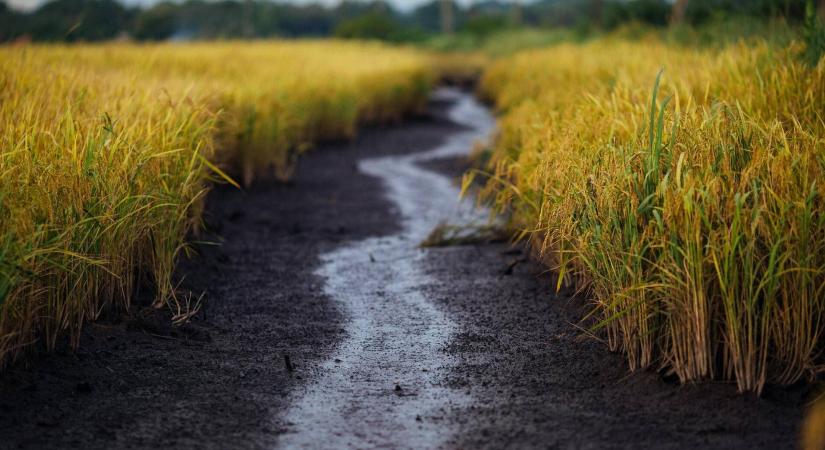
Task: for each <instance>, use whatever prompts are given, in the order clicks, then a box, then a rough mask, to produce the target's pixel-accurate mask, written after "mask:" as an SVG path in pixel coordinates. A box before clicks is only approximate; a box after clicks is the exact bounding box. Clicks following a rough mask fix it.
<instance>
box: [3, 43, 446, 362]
mask: <svg viewBox="0 0 825 450" xmlns="http://www.w3.org/2000/svg"><path fill="white" fill-rule="evenodd" d="M431 80H432V75H431V72H430V69H429V67H428V66H427V59H426V57H425V56H422V55H420V54H418V53H416V52H414V51H410V50H404V49H397V48H390V47H386V46H382V45H378V44H366V43H343V42H335V41H295V42H288V43H287V42H254V43H239V42H226V43H194V44H185V45H165V44H164V45H128V44H105V45H81V46H65V45H49V46H40V45H38V46H24V47H5V48H0V175H2V176H1V177H0V367H2V366H4V365H6V364H8V363H10V362H12V361H13V360H14V359H15V358H17V357H18V356H19V355H20V354H21V350H22V349H25V348H28V347H30V346H31V344H33V343H34V342H38V341H39V342H41V343H43V344H44V345H45V346H46V347H52V346H54V345H55V342H56V341H57V339H58V338H59V337H60V336H63V335H68V336H69V337H70V339H71V341H72V342H73V343H74V344H76V343H77V341H78V339H79V336H80V330H81V328H82V325H83V323H84V322H85V321H87V320H90V319H94V318H95V317H97V316H98V315H99V313H100V312H101V310H102V309H103V308H105V307H107V306H110V305H118V306H120V307H126V306H127V305H128V303H129V301H130V300H131V297H132V295H133V293H134V291H135V287H136V285H137V283H138V281H139V280H140V279H144V280H148V281H151V282H152V283H153V284H154V286H155V288H156V299H155V305H156V306H163V305H166V304H169V306H170V307H171V309H172V311H173V313H174V314H175V317H176V320H185V319H186V318H187V317H188V315H189V313H190V312H191V311H192V310H193V308H192V307H191V305H189V307H187V304H186V302H184V303H182V304H181V303H180V302H177V301H176V300H175V296H174V289H173V280H172V273H173V269H174V266H175V261H176V259H177V257H178V255H179V254H180V252H181V250H182V249H184V248H185V237H186V236H187V234H188V233H189V232H190V231H191V230H193V228H194V227H195V226H196V225H197V224H198V222H199V220H200V212H201V209H202V207H203V199H204V196H205V193H206V191H207V189H208V188H209V186H210V184H211V183H212V182H214V181H217V180H229V181H231V179H230V178H229V177H228V176H227V175H226V174H225V171H229V172H234V173H236V174H242V177H241V178H242V179H243V180H244V181H246V182H247V183H248V182H251V181H252V178H253V176H259V175H261V174H275V175H277V176H279V177H288V176H289V174H290V173H291V170H292V167H293V165H294V163H295V159H296V157H297V155H298V154H299V153H300V152H302V151H304V150H306V149H307V148H309V147H311V146H312V145H313V144H314V143H316V142H318V141H319V140H323V139H332V138H346V137H350V136H352V135H353V134H354V133H355V129H356V126H357V125H358V124H359V123H361V122H367V121H370V122H376V121H388V120H397V119H398V118H399V117H400V116H401V115H402V114H404V113H406V112H410V111H412V110H415V109H418V108H421V107H423V105H424V102H425V101H426V95H425V94H426V91H427V90H428V89H429V86H430V83H431ZM194 309H197V305H196V306H195V307H194Z"/></svg>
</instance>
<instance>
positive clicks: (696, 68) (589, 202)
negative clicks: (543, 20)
mask: <svg viewBox="0 0 825 450" xmlns="http://www.w3.org/2000/svg"><path fill="white" fill-rule="evenodd" d="M801 52H802V48H801V46H800V45H797V44H791V45H790V46H789V47H787V48H777V47H775V46H771V45H769V44H767V43H764V42H762V43H759V42H757V43H755V44H752V45H745V44H740V45H733V46H728V47H726V48H724V49H705V50H702V49H696V48H683V47H679V46H673V45H666V44H663V43H661V42H660V41H658V40H641V41H636V42H627V41H621V40H617V39H600V40H597V41H594V42H590V43H587V44H583V45H574V44H562V45H558V46H555V47H552V48H547V49H539V50H531V51H525V52H521V53H518V54H516V55H514V56H511V57H507V58H503V59H500V60H498V61H496V62H495V63H494V64H493V65H492V67H491V68H490V69H489V70H488V71H487V72H486V74H485V76H484V78H483V80H482V85H481V90H482V92H483V94H484V95H486V96H487V97H488V98H490V99H491V100H493V101H494V102H495V104H496V106H497V108H498V109H499V110H500V111H501V114H502V116H501V120H500V133H499V136H498V139H497V142H496V144H495V148H494V149H493V151H492V158H491V161H490V163H489V165H488V167H487V168H486V170H485V171H482V173H483V174H484V175H486V176H487V177H488V178H487V180H488V181H487V184H486V188H485V189H484V195H485V198H486V199H487V200H488V201H490V202H491V203H493V204H494V205H495V206H496V207H497V208H498V210H499V211H501V212H504V213H506V214H508V217H509V221H510V224H511V226H512V227H514V228H515V229H517V230H519V231H520V232H521V237H523V238H524V239H527V240H529V242H530V244H531V246H532V248H533V249H534V251H535V254H536V255H537V256H538V257H539V258H540V259H541V260H542V261H543V262H544V263H545V264H546V265H547V266H548V267H549V268H551V269H553V270H554V271H555V273H557V274H558V277H557V287H562V286H563V285H572V286H575V287H576V288H577V289H578V291H579V292H580V293H582V295H584V296H586V298H588V299H589V300H590V301H591V302H592V306H593V308H592V312H591V313H590V315H589V316H588V318H587V323H588V326H589V327H590V329H591V330H592V331H594V332H595V333H597V334H599V335H600V336H603V337H604V338H605V339H606V341H607V342H608V343H609V346H610V348H611V349H613V350H615V351H621V352H622V353H623V354H624V355H626V357H627V361H628V364H629V366H630V368H631V369H634V370H635V369H641V368H653V369H660V370H662V371H664V372H665V373H669V374H674V375H675V376H677V377H678V378H679V380H681V381H682V382H691V381H696V380H705V379H720V380H731V381H735V382H736V384H737V386H738V388H739V390H740V391H743V392H744V391H753V392H757V393H759V392H761V391H762V389H763V387H764V386H765V385H766V383H777V384H783V385H787V384H792V383H795V382H797V381H798V380H802V379H810V378H812V377H814V376H815V375H816V374H817V373H820V372H821V371H822V369H823V367H824V366H823V364H824V363H825V361H824V360H823V357H822V351H823V348H822V342H823V340H822V331H823V328H824V327H823V320H825V201H823V195H824V194H825V62H823V61H822V60H821V61H820V62H819V65H818V66H816V67H810V66H808V65H806V64H804V63H803V62H801V58H800V57H799V55H800V53H801Z"/></svg>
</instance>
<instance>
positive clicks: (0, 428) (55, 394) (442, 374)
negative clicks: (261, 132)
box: [0, 91, 807, 449]
mask: <svg viewBox="0 0 825 450" xmlns="http://www.w3.org/2000/svg"><path fill="white" fill-rule="evenodd" d="M491 125H492V124H491V122H490V118H489V116H488V115H487V113H486V112H484V110H483V109H480V107H479V106H478V104H476V103H475V102H474V101H473V100H472V99H471V98H470V97H469V96H468V95H466V94H460V93H457V92H454V91H453V92H448V93H443V92H442V93H441V94H439V95H437V96H436V97H435V99H434V101H433V102H432V104H431V107H430V110H429V112H428V114H427V115H426V116H423V117H419V118H415V119H412V120H410V121H408V122H406V123H404V124H401V125H397V126H391V127H386V128H379V129H368V130H365V131H364V132H363V133H361V135H360V136H359V138H358V139H357V140H356V141H354V142H352V143H346V144H335V145H325V146H323V147H322V148H319V149H317V150H316V151H313V152H311V153H309V154H307V155H306V156H305V157H304V158H303V159H302V161H301V165H300V167H299V170H298V171H297V174H296V177H295V179H294V181H293V182H291V183H290V184H287V185H283V184H278V183H270V182H260V183H258V184H257V185H256V186H255V187H254V188H251V189H249V190H246V191H238V190H235V189H231V188H227V187H222V188H219V189H216V190H214V191H213V193H212V194H210V198H209V201H208V208H207V209H208V211H207V223H208V225H209V227H210V229H212V230H213V231H214V234H213V235H209V236H205V237H204V238H205V239H207V240H220V241H221V242H220V244H221V245H198V247H197V249H198V253H199V255H198V256H196V257H194V258H192V259H189V260H186V261H183V262H182V264H181V267H180V275H181V276H182V277H185V279H184V282H183V284H182V288H183V289H184V291H182V293H183V292H185V290H187V289H188V290H189V291H191V292H192V294H193V295H194V296H198V295H200V293H202V292H205V298H206V299H207V300H206V303H205V306H204V307H203V309H202V312H201V313H200V314H198V316H197V317H196V318H195V319H194V320H193V321H192V322H191V323H190V324H188V325H186V326H184V327H180V328H172V327H169V326H168V317H167V316H166V315H165V314H163V313H158V312H153V311H151V310H148V309H143V308H140V307H139V306H137V307H135V308H134V309H133V310H132V311H130V312H129V313H128V314H125V313H124V314H111V315H110V316H109V317H107V318H105V319H104V320H102V321H100V322H99V323H97V324H94V325H91V326H89V327H87V329H86V331H85V332H84V336H83V340H82V347H81V349H80V350H79V351H78V352H75V353H73V352H69V351H67V350H65V349H63V350H60V351H58V352H57V353H54V354H49V355H41V356H38V357H36V358H33V359H32V360H31V362H30V363H29V364H27V365H22V366H19V367H17V368H15V369H14V370H12V371H10V372H9V373H7V374H5V375H3V376H2V377H0V436H2V439H0V448H84V449H86V448H88V449H110V448H193V449H194V448H198V449H201V448H214V449H224V448H230V449H231V448H239V449H241V448H260V449H272V448H336V449H337V448H697V447H699V448H771V449H773V448H793V447H794V444H795V442H796V437H797V429H798V424H799V420H800V417H801V410H802V404H803V403H804V400H805V398H806V395H807V392H806V391H805V389H804V388H795V389H785V390H781V389H769V390H768V392H767V393H766V394H765V396H764V397H763V398H762V399H754V398H750V397H742V396H739V395H737V394H736V392H735V388H734V387H733V386H730V385H724V384H705V385H700V386H681V387H680V386H678V385H676V384H674V383H673V382H672V381H669V380H663V379H662V377H661V376H659V375H658V374H654V373H638V374H632V375H628V374H627V371H626V366H625V364H624V362H623V361H622V359H621V358H620V357H619V356H617V355H613V354H610V353H608V352H607V351H606V349H605V348H604V347H603V346H602V345H601V344H599V343H598V342H595V341H593V340H588V339H582V338H581V336H580V332H579V331H578V330H577V329H576V327H575V326H574V325H573V324H574V323H575V322H576V321H577V319H578V317H580V314H581V311H582V309H581V308H582V305H581V304H580V303H579V302H578V301H577V300H575V299H572V300H571V299H569V298H566V297H562V296H556V295H555V294H554V293H553V292H552V291H551V289H550V286H551V284H552V283H551V282H550V281H549V276H548V275H547V274H544V273H542V269H541V268H540V267H538V266H536V265H534V264H532V263H529V262H526V259H525V258H524V256H525V255H524V254H523V253H522V251H521V249H520V248H518V247H515V248H514V247H510V246H508V245H504V244H495V245H480V246H461V247H446V248H430V249H426V250H424V249H419V248H418V246H417V243H418V241H419V240H420V239H422V238H423V237H424V236H426V234H427V233H428V232H429V231H430V229H431V227H432V226H433V225H435V224H437V223H438V222H440V221H442V220H445V219H446V220H449V221H451V222H461V221H467V220H474V219H475V218H476V215H478V214H483V213H478V212H472V211H471V210H469V209H468V208H467V207H466V205H465V206H461V205H460V204H459V203H458V202H457V200H456V195H455V194H457V187H456V185H455V184H454V181H455V180H456V178H457V177H458V176H459V175H460V172H461V170H462V169H463V167H464V164H465V163H464V162H463V159H462V158H461V157H460V155H462V154H466V153H467V152H468V151H469V145H471V143H472V141H473V140H474V139H476V138H480V137H483V136H484V135H485V134H486V133H487V131H488V129H489V127H490V126H491ZM287 359H288V361H289V362H288V363H287Z"/></svg>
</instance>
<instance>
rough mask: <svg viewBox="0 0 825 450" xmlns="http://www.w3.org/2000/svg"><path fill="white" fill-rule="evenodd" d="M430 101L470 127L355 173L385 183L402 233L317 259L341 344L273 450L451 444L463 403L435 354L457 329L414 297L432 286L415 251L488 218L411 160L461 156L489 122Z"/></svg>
mask: <svg viewBox="0 0 825 450" xmlns="http://www.w3.org/2000/svg"><path fill="white" fill-rule="evenodd" d="M434 95H435V96H437V97H442V98H450V99H452V100H453V103H452V106H451V107H450V109H449V111H448V116H449V118H450V119H451V120H453V121H455V122H457V123H460V124H462V125H465V126H467V127H468V129H467V130H465V131H461V132H458V133H455V134H452V135H450V136H449V137H448V139H447V140H446V141H445V142H444V144H443V145H441V146H439V147H437V148H435V149H433V150H431V151H428V152H424V153H416V154H412V155H406V156H390V157H381V158H373V159H367V160H362V161H361V162H359V165H358V168H359V170H360V171H361V172H363V173H366V174H368V175H371V176H375V177H378V178H380V179H381V180H383V182H384V185H385V186H386V189H387V192H386V193H387V196H388V197H389V199H390V200H392V202H393V203H394V204H395V205H396V206H397V207H398V209H399V211H400V212H401V215H402V217H403V229H402V231H401V232H400V233H398V234H396V235H393V236H388V237H380V238H370V239H365V240H362V241H357V242H353V243H351V244H349V245H347V246H345V247H342V248H339V249H336V250H335V251H332V252H330V253H328V254H325V255H323V256H322V265H321V267H320V268H319V269H318V272H317V273H318V274H319V275H320V276H321V277H323V278H324V279H325V280H326V283H325V286H324V290H325V292H326V293H327V295H329V296H330V297H332V298H334V299H335V300H336V301H338V302H340V305H341V306H342V309H343V310H344V311H345V313H346V314H347V315H348V317H349V319H350V321H349V322H348V324H347V330H346V331H347V338H346V339H345V340H344V341H343V342H342V343H341V344H340V346H339V347H338V348H337V349H336V350H335V352H334V354H333V355H332V356H331V358H330V359H329V360H328V361H326V362H325V363H323V364H322V366H321V367H320V369H319V371H318V373H317V374H316V375H315V376H314V377H313V379H312V380H311V381H310V382H309V383H308V384H307V385H306V386H305V387H303V388H301V389H299V390H298V391H297V392H296V393H295V397H294V399H293V401H292V406H291V407H290V409H289V410H288V412H287V414H286V417H285V421H286V423H287V424H288V432H287V433H285V434H284V435H282V436H281V437H280V439H279V442H278V445H279V447H282V448H347V447H350V448H375V447H391V448H405V447H415V448H438V447H442V446H443V445H444V443H445V441H446V440H447V439H449V437H450V436H449V432H448V430H445V429H443V426H442V422H443V417H444V415H445V413H446V412H447V411H448V410H450V409H452V407H453V406H462V405H466V404H467V403H468V402H470V400H471V399H470V398H469V396H468V395H467V394H466V393H465V392H464V391H463V390H455V389H450V388H447V387H444V386H441V385H439V381H440V380H442V379H443V377H444V375H445V374H446V373H447V371H449V369H450V367H451V366H452V365H454V364H455V362H454V361H453V360H452V358H450V357H449V355H447V354H446V352H444V351H443V348H444V347H445V346H446V345H447V344H448V343H449V342H450V340H451V338H452V336H453V334H454V333H456V332H457V328H456V325H455V324H454V323H453V322H452V321H451V320H450V318H449V317H447V316H446V315H445V314H444V313H443V312H442V311H441V310H439V309H438V308H437V307H436V306H434V305H433V304H432V303H431V302H430V301H429V300H428V299H427V298H426V296H425V294H424V293H423V292H422V289H421V287H422V286H425V285H427V284H428V283H431V282H432V280H431V279H430V277H428V276H427V275H426V274H425V273H424V272H423V270H421V259H422V258H423V251H424V250H421V249H420V248H419V247H418V244H419V243H420V242H421V241H422V240H423V239H424V238H426V237H427V235H428V234H429V232H430V231H431V230H432V229H433V227H435V226H436V225H437V224H438V223H440V222H444V221H448V222H450V223H468V222H478V221H482V220H484V218H486V213H485V212H483V211H478V210H475V209H474V208H472V205H471V204H469V203H470V202H461V201H459V199H458V189H457V187H456V186H455V185H454V184H453V183H452V182H451V180H449V179H448V178H446V177H444V176H442V175H439V174H436V173H433V172H430V171H428V170H425V169H422V168H420V167H419V166H418V165H417V164H416V163H418V162H420V161H426V160H430V159H436V158H444V157H451V156H460V155H466V154H468V153H469V152H470V151H471V150H472V147H473V144H474V142H476V141H478V140H483V139H486V138H487V137H488V136H489V134H490V132H491V131H492V129H493V127H494V125H495V123H494V119H493V118H492V116H491V115H490V114H489V112H488V111H487V110H486V109H485V108H484V107H483V106H482V105H480V104H479V103H478V102H477V101H476V100H475V99H474V98H473V97H472V96H470V95H468V94H465V93H462V92H460V91H457V90H452V89H441V90H439V91H437V92H436V93H435V94H434Z"/></svg>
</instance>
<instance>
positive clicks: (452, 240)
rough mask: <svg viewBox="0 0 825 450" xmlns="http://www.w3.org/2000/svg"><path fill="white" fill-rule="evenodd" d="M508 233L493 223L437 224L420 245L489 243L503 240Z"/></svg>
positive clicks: (445, 245)
mask: <svg viewBox="0 0 825 450" xmlns="http://www.w3.org/2000/svg"><path fill="white" fill-rule="evenodd" d="M507 239H508V234H507V233H506V232H505V231H504V229H503V228H502V227H500V226H498V225H495V224H463V225H453V224H449V223H446V222H442V223H440V224H438V225H437V226H436V227H435V228H433V230H432V231H431V232H430V234H429V235H428V236H427V238H426V239H424V240H423V241H422V242H421V247H453V246H459V245H474V244H490V243H494V242H504V241H506V240H507Z"/></svg>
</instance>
